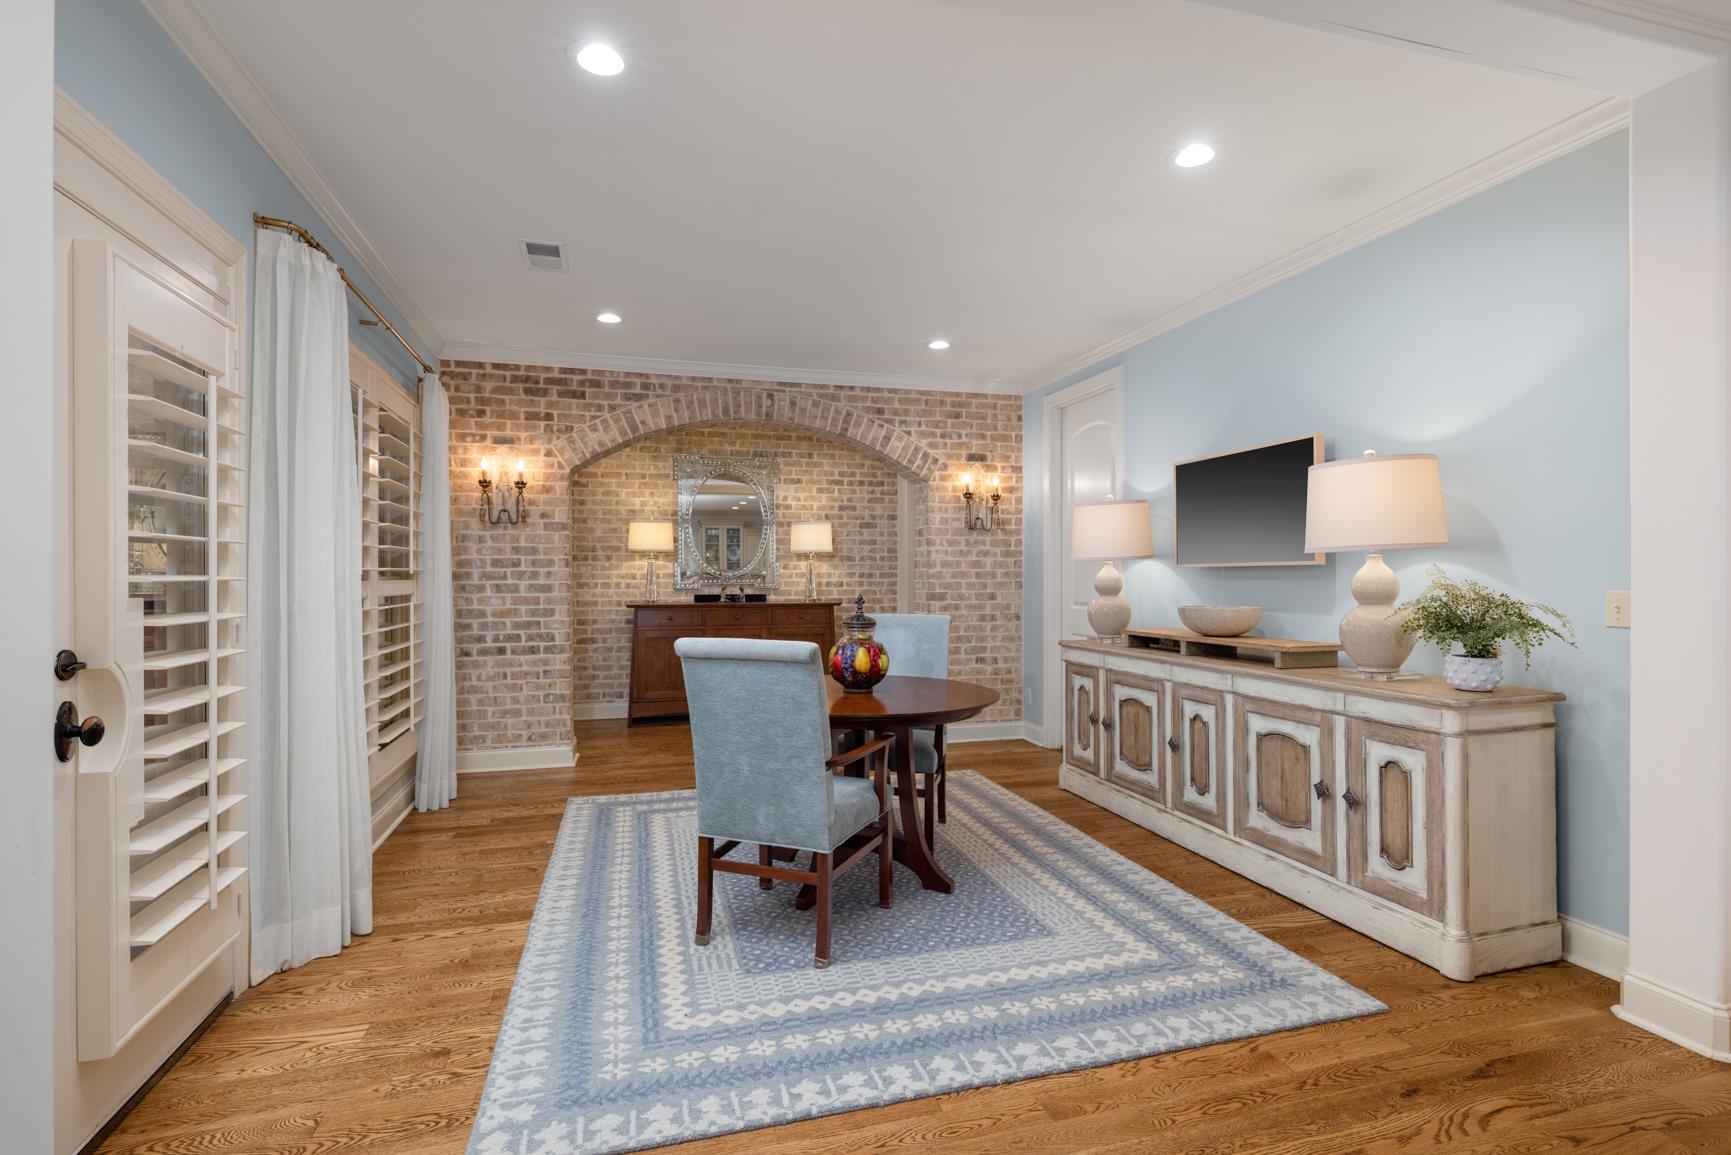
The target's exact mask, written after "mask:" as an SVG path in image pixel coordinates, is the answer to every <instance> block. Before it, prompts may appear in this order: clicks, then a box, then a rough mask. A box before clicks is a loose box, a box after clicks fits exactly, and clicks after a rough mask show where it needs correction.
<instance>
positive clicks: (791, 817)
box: [673, 638, 832, 851]
mask: <svg viewBox="0 0 1731 1155" xmlns="http://www.w3.org/2000/svg"><path fill="white" fill-rule="evenodd" d="M673 652H674V653H676V654H678V655H679V660H680V663H681V664H682V665H683V666H684V668H685V700H686V703H687V705H688V707H689V709H690V712H691V750H692V754H693V755H694V756H695V759H696V763H697V832H698V833H699V834H701V835H707V836H709V837H713V838H721V839H729V838H737V839H739V840H740V841H741V842H757V843H765V844H769V845H773V846H791V847H798V848H800V849H803V850H818V851H828V850H829V849H830V845H829V820H830V811H831V807H832V800H831V796H832V779H831V776H830V772H829V770H828V769H826V768H825V767H824V760H825V759H826V758H828V757H829V698H828V695H827V694H826V693H825V692H824V685H823V663H822V656H821V655H820V654H819V652H818V648H817V646H815V645H813V644H812V643H811V642H779V641H768V640H762V639H757V638H680V639H678V640H677V641H675V642H674V643H673Z"/></svg>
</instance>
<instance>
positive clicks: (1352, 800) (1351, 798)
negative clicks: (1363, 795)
mask: <svg viewBox="0 0 1731 1155" xmlns="http://www.w3.org/2000/svg"><path fill="white" fill-rule="evenodd" d="M1340 800H1341V801H1342V802H1344V803H1346V808H1347V809H1348V810H1352V809H1354V808H1355V807H1357V806H1358V804H1359V801H1360V799H1359V797H1358V795H1356V794H1354V793H1353V792H1352V787H1350V786H1348V787H1347V788H1346V793H1345V794H1342V795H1341V796H1340Z"/></svg>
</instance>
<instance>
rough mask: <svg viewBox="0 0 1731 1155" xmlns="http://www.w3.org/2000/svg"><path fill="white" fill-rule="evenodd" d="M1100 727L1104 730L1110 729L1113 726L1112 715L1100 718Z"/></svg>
mask: <svg viewBox="0 0 1731 1155" xmlns="http://www.w3.org/2000/svg"><path fill="white" fill-rule="evenodd" d="M1100 728H1101V729H1102V730H1110V729H1111V728H1112V718H1111V716H1110V715H1108V716H1107V717H1104V718H1101V719H1100Z"/></svg>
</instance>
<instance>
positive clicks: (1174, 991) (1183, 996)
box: [469, 773, 1386, 1155]
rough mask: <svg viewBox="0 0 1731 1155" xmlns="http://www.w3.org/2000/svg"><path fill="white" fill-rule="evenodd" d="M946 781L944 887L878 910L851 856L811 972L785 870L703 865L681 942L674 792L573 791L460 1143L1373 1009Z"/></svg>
mask: <svg viewBox="0 0 1731 1155" xmlns="http://www.w3.org/2000/svg"><path fill="white" fill-rule="evenodd" d="M949 792H950V798H949V822H948V824H947V825H945V826H942V827H940V828H939V833H938V846H937V853H938V859H939V861H940V862H942V863H943V864H944V866H945V868H946V869H947V870H948V871H949V872H950V873H951V874H952V875H953V876H954V878H955V881H956V892H955V893H954V894H952V895H942V894H936V893H934V892H931V891H928V890H924V889H922V888H921V887H920V885H919V883H918V882H917V881H916V880H915V879H914V877H913V875H912V874H910V873H909V872H908V871H906V870H903V869H901V868H899V867H898V868H897V870H896V880H895V885H896V890H895V906H894V908H893V909H891V910H882V909H880V908H879V907H878V905H877V893H876V887H877V871H876V870H875V869H874V868H873V867H872V866H871V864H870V863H869V862H866V863H861V864H860V866H858V867H857V868H855V870H854V871H853V872H851V873H850V874H848V875H847V876H846V877H845V878H843V879H842V880H841V882H840V883H838V885H837V891H836V896H835V922H834V945H833V948H832V954H833V957H834V960H835V962H834V965H833V966H831V967H830V968H829V969H828V970H821V971H820V970H816V969H814V968H813V967H812V965H811V958H812V941H813V939H812V935H813V915H812V913H811V912H809V911H807V912H804V913H801V912H798V911H795V910H794V909H793V906H792V904H793V897H794V891H795V887H794V886H793V885H792V884H789V883H777V884H776V887H775V889H774V890H771V891H765V890H760V889H759V888H758V885H757V880H756V879H753V878H747V877H744V876H741V875H727V874H721V875H717V876H716V911H715V927H714V935H713V937H712V938H711V940H710V945H709V946H706V947H698V946H696V945H694V943H693V942H692V934H693V926H694V924H695V918H696V900H697V881H696V873H697V854H696V851H695V839H696V829H695V821H694V820H695V814H696V807H695V802H694V801H693V796H692V794H691V792H690V791H683V790H682V791H675V792H669V793H662V794H621V795H612V796H609V797H601V798H573V799H571V801H570V802H569V803H568V804H567V806H566V809H565V820H564V823H563V824H562V825H561V826H560V828H559V838H558V842H557V844H556V845H555V847H554V850H553V860H552V862H551V864H550V865H549V866H548V868H547V877H546V881H545V882H544V883H543V884H542V887H541V897H540V901H539V902H538V903H537V904H536V907H535V917H534V921H533V922H532V924H531V925H530V928H529V939H528V942H527V944H526V945H525V946H524V948H523V960H522V963H521V965H520V967H519V969H518V971H517V981H516V985H515V986H514V987H513V988H512V991H511V1000H510V1004H509V1006H508V1007H507V1008H506V1011H505V1022H504V1026H503V1027H502V1028H501V1030H500V1033H499V1041H498V1045H497V1046H496V1048H495V1050H494V1052H493V1064H492V1068H491V1069H490V1070H489V1071H488V1074H487V1086H486V1090H485V1091H484V1092H483V1093H482V1096H481V1106H480V1112H479V1115H478V1117H477V1119H476V1123H475V1129H474V1132H473V1134H472V1136H471V1138H470V1141H469V1151H470V1152H471V1155H576V1153H578V1152H607V1151H630V1150H638V1149H642V1148H646V1147H658V1146H661V1145H663V1144H667V1143H676V1142H680V1141H682V1140H686V1139H694V1138H698V1137H700V1136H704V1135H715V1134H720V1133H723V1132H729V1131H741V1130H747V1129H750V1128H753V1127H766V1126H770V1125H772V1124H776V1123H785V1122H789V1121H792V1120H795V1119H806V1118H812V1117H815V1116H819V1115H829V1114H834V1113H836V1112H840V1111H851V1110H857V1109H859V1108H862V1107H872V1106H877V1105H880V1104H883V1103H894V1102H898V1101H900V1100H903V1099H913V1098H919V1097H921V1096H925V1095H935V1094H939V1093H941V1092H944V1091H951V1090H956V1089H958V1088H962V1087H977V1086H982V1085H985V1084H989V1083H1002V1082H1007V1081H1009V1080H1013V1079H1025V1078H1031V1077H1033V1076H1036V1075H1044V1074H1049V1073H1051V1072H1054V1071H1066V1070H1073V1069H1076V1068H1080V1067H1093V1066H1098V1065H1100V1064H1103V1063H1112V1062H1117V1061H1119V1060H1123V1059H1130V1058H1135V1057H1137V1056H1141V1055H1153V1054H1158V1053H1160V1052H1163V1051H1173V1050H1179V1049H1182V1048H1185V1047H1198V1046H1202V1045H1204V1044H1207V1043H1216V1042H1221V1041H1223V1040H1227V1039H1238V1038H1244V1037H1246V1036H1250V1035H1261V1034H1268V1033H1271V1032H1274V1031H1283V1030H1288V1029H1290V1028H1293V1027H1303V1026H1309V1025H1311V1024H1314V1023H1324V1022H1330V1021H1333V1020H1336V1019H1344V1018H1351V1017H1354V1016H1357V1015H1368V1014H1373V1013H1375V1012H1377V1011H1381V1010H1384V1009H1386V1008H1384V1007H1383V1005H1382V1004H1381V1003H1379V1002H1377V1001H1376V1000H1375V999H1373V998H1371V997H1370V996H1369V995H1366V994H1364V993H1363V992H1362V991H1359V990H1357V989H1356V988H1354V987H1351V986H1349V985H1347V984H1346V983H1344V982H1342V981H1341V980H1340V979H1337V978H1335V977H1334V976H1333V975H1331V974H1329V973H1328V972H1326V971H1323V970H1320V969H1318V968H1317V967H1315V966H1313V965H1312V964H1310V963H1308V962H1306V961H1305V960H1303V959H1301V958H1299V957H1298V956H1297V955H1294V954H1292V953H1291V952H1289V951H1287V950H1285V949H1284V948H1282V947H1280V946H1278V945H1276V944H1275V943H1273V942H1271V941H1269V940H1268V939H1266V938H1264V937H1263V936H1261V935H1260V934H1257V933H1256V932H1255V931H1253V930H1251V929H1250V928H1249V927H1247V926H1244V925H1243V924H1241V923H1238V922H1235V921H1233V920H1232V919H1230V918H1228V917H1227V916H1226V915H1224V914H1221V913H1220V912H1219V911H1217V910H1215V909H1214V908H1213V907H1210V906H1208V905H1207V904H1205V903H1203V902H1200V901H1198V900H1197V899H1195V898H1192V897H1191V896H1190V895H1188V894H1186V893H1184V892H1183V891H1181V890H1179V889H1178V888H1176V887H1174V886H1172V885H1171V884H1170V883H1168V882H1166V881H1165V880H1163V879H1161V878H1159V877H1157V876H1156V875H1154V874H1151V873H1149V872H1148V871H1147V870H1144V869H1143V868H1142V867H1140V866H1138V865H1136V864H1135V863H1133V862H1131V861H1130V860H1128V859H1126V858H1124V857H1122V856H1121V855H1118V854H1116V853H1114V852H1113V851H1111V850H1108V849H1107V848H1106V847H1104V846H1102V845H1101V844H1100V843H1098V842H1096V841H1094V840H1093V839H1092V838H1089V837H1088V836H1087V835H1085V834H1083V833H1082V832H1080V831H1079V830H1076V829H1075V828H1074V827H1071V826H1068V825H1066V824H1065V823H1063V822H1061V821H1059V820H1058V819H1056V818H1053V817H1052V816H1051V815H1049V814H1047V813H1046V812H1045V811H1043V810H1041V809H1040V808H1039V807H1037V806H1034V805H1033V804H1032V803H1029V802H1025V801H1023V800H1022V799H1020V798H1018V797H1017V796H1016V795H1014V794H1012V793H1011V792H1010V791H1008V790H1006V789H1004V788H1003V787H1001V786H998V785H996V784H995V783H993V782H991V781H989V780H987V779H985V778H983V777H981V776H980V775H978V774H972V773H954V774H952V775H951V781H950V786H949ZM735 853H736V854H737V853H740V852H739V851H736V852H735Z"/></svg>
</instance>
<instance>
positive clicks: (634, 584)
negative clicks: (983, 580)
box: [571, 426, 900, 715]
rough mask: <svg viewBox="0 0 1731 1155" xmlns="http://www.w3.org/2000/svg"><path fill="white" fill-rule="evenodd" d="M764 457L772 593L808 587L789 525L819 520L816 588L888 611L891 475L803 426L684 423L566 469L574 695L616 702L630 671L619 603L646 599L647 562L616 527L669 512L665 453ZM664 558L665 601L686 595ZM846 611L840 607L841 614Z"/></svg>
mask: <svg viewBox="0 0 1731 1155" xmlns="http://www.w3.org/2000/svg"><path fill="white" fill-rule="evenodd" d="M676 453H699V454H703V455H704V456H706V457H770V458H774V459H775V460H776V461H777V462H778V463H779V465H780V467H781V481H780V482H779V483H778V484H777V485H776V488H775V503H776V520H777V523H778V526H779V529H778V533H777V547H778V549H779V551H780V559H781V589H780V591H779V592H778V593H772V594H771V595H770V596H771V597H777V598H798V597H803V596H804V594H805V562H804V561H803V560H802V559H800V558H797V557H795V556H794V555H793V554H792V553H791V552H790V551H789V541H788V535H789V527H790V526H792V524H793V523H794V522H796V521H828V522H830V523H831V525H833V526H834V527H835V553H834V554H833V555H832V556H830V557H827V558H820V559H819V561H818V566H817V578H818V596H819V597H824V598H842V599H844V600H846V599H851V598H852V597H853V596H854V595H855V594H864V595H865V599H866V604H867V606H868V607H869V608H870V609H871V610H872V611H874V612H875V611H880V610H882V611H887V610H893V609H894V608H895V605H896V573H897V561H898V557H899V554H898V550H897V546H898V538H899V529H900V527H899V525H898V523H897V503H898V492H897V490H898V487H897V474H895V473H893V472H891V471H890V469H889V467H888V466H886V465H883V464H882V463H880V462H877V461H874V460H872V459H871V458H869V457H867V456H865V455H864V454H862V453H860V452H858V451H857V450H854V449H850V448H849V447H847V446H845V445H841V444H839V443H837V442H834V441H829V440H825V439H823V438H819V437H816V436H813V435H812V434H809V433H798V432H795V431H793V430H784V429H765V428H762V427H755V426H733V427H725V428H694V429H682V430H676V431H673V432H669V433H661V434H658V435H656V436H654V437H651V438H650V439H648V440H647V441H640V442H638V443H637V444H635V445H632V446H630V447H628V448H625V449H621V450H619V451H618V452H615V453H612V454H609V455H608V456H606V457H603V458H601V459H600V460H599V461H596V462H593V463H592V464H590V465H589V466H587V467H585V468H583V469H579V470H576V471H575V472H573V473H572V475H571V492H572V497H571V502H572V508H573V509H574V510H576V511H577V513H576V521H577V524H578V525H579V526H580V527H581V529H582V532H581V533H574V534H572V535H571V589H572V593H573V595H574V596H573V597H572V612H571V700H572V702H573V704H574V706H575V707H576V711H577V713H579V714H580V715H581V714H582V713H584V712H585V711H584V707H591V708H593V707H596V706H602V707H605V706H606V705H607V704H609V703H611V704H613V705H615V706H617V707H619V708H620V709H621V710H623V708H624V703H625V700H626V689H627V685H628V682H629V679H630V672H631V623H630V621H629V620H628V615H627V612H626V611H625V610H624V609H623V608H621V607H623V606H624V604H625V603H626V602H632V601H640V600H642V598H643V580H644V575H643V569H644V559H643V558H642V557H641V556H640V555H632V554H629V553H627V552H626V550H625V527H626V524H627V523H628V522H631V521H634V520H637V519H643V518H661V519H671V518H673V517H675V516H676V515H677V513H678V502H677V501H676V500H675V495H676V490H675V487H674V481H673V455H674V454H676ZM673 560H674V559H673V558H672V557H671V556H668V557H661V558H658V559H657V560H656V571H657V580H658V582H659V583H660V587H659V588H660V595H661V597H662V598H663V599H670V600H684V599H686V598H688V597H689V596H690V595H689V594H688V593H685V592H682V591H678V590H675V589H674V588H673ZM844 616H845V615H844Z"/></svg>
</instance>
